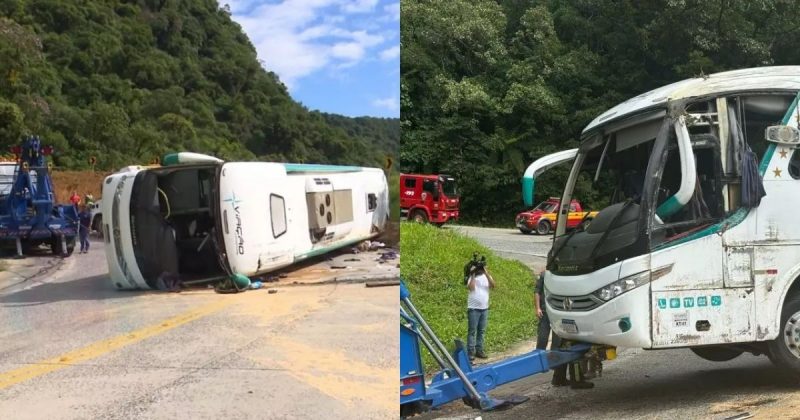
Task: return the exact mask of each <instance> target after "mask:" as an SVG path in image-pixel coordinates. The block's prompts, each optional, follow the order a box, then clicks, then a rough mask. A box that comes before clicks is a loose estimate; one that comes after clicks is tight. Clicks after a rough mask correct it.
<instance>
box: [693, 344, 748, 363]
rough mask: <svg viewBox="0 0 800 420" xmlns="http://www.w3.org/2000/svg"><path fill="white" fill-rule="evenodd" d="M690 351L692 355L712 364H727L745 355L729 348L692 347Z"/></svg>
mask: <svg viewBox="0 0 800 420" xmlns="http://www.w3.org/2000/svg"><path fill="white" fill-rule="evenodd" d="M690 350H691V351H692V353H694V354H696V355H698V356H700V357H702V358H703V359H706V360H709V361H712V362H727V361H728V360H732V359H735V358H737V357H739V355H741V354H742V353H744V352H743V351H741V350H737V349H732V348H729V347H692V348H690Z"/></svg>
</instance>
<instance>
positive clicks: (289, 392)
mask: <svg viewBox="0 0 800 420" xmlns="http://www.w3.org/2000/svg"><path fill="white" fill-rule="evenodd" d="M100 245H101V244H100V243H94V244H93V249H92V251H91V252H90V253H89V254H85V255H78V254H76V255H73V256H72V257H70V258H67V259H65V260H56V259H53V258H50V257H36V258H28V259H26V260H22V261H11V262H9V264H10V265H9V266H8V267H7V268H8V269H7V271H6V272H5V273H2V274H3V276H2V277H0V419H29V418H30V419H87V418H103V419H123V418H124V419H131V418H148V419H159V418H164V419H167V418H169V419H173V418H192V419H218V418H236V419H240V418H242V419H243V418H253V419H256V418H257V419H262V418H325V419H332V418H341V419H353V418H391V417H395V416H396V413H397V369H398V360H399V349H398V343H397V305H398V301H397V294H398V289H397V287H379V288H366V287H364V285H363V284H322V285H314V286H291V285H282V284H280V283H277V284H278V286H277V287H276V288H277V290H278V292H277V293H275V294H268V293H267V291H266V290H263V289H262V290H251V291H248V292H245V293H241V294H236V295H220V294H216V293H214V292H213V290H194V291H184V292H183V293H162V292H119V291H116V290H113V289H111V287H110V285H109V283H108V281H107V269H106V266H105V257H104V255H103V251H102V249H101V246H100ZM42 267H47V268H48V271H47V272H45V273H40V274H39V275H38V276H35V274H36V272H38V271H39V270H41V268H42ZM31 276H33V277H31Z"/></svg>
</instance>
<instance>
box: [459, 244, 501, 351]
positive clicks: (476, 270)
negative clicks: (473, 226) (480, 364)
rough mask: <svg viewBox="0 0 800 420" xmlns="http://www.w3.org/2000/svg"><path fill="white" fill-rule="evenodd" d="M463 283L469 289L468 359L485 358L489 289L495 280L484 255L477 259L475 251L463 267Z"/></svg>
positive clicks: (492, 287)
mask: <svg viewBox="0 0 800 420" xmlns="http://www.w3.org/2000/svg"><path fill="white" fill-rule="evenodd" d="M464 271H465V278H464V280H465V283H466V285H467V288H468V289H469V295H468V296H467V350H468V352H469V359H470V360H475V357H478V358H480V359H485V358H486V357H487V356H486V352H485V351H484V349H483V338H484V334H485V333H486V323H487V321H488V317H489V289H494V287H495V282H494V279H493V278H492V275H491V274H489V270H488V269H487V268H486V257H481V259H480V260H478V254H477V253H475V254H473V256H472V261H470V262H469V263H468V264H467V266H466V267H465V268H464Z"/></svg>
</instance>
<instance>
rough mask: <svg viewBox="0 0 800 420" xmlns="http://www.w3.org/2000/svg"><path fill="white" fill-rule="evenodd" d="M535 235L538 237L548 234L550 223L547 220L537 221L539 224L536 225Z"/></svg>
mask: <svg viewBox="0 0 800 420" xmlns="http://www.w3.org/2000/svg"><path fill="white" fill-rule="evenodd" d="M536 233H538V234H539V235H547V234H548V233H550V221H549V220H547V219H543V220H539V223H537V224H536Z"/></svg>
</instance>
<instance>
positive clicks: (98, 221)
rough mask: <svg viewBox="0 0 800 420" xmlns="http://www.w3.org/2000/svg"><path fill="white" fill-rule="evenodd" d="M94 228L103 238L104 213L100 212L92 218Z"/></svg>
mask: <svg viewBox="0 0 800 420" xmlns="http://www.w3.org/2000/svg"><path fill="white" fill-rule="evenodd" d="M92 230H93V231H95V232H97V234H98V235H99V236H100V237H101V238H102V237H103V215H102V214H98V215H97V216H95V217H94V220H92Z"/></svg>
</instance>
